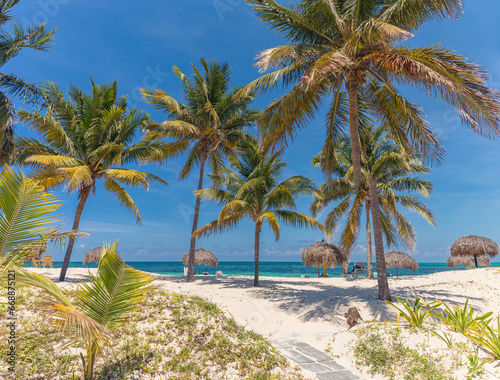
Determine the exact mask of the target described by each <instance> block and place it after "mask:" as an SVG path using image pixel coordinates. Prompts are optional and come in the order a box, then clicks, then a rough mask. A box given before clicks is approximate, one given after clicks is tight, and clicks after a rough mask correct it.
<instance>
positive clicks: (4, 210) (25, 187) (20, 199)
mask: <svg viewBox="0 0 500 380" xmlns="http://www.w3.org/2000/svg"><path fill="white" fill-rule="evenodd" d="M60 206H61V202H60V201H58V200H57V198H56V197H55V195H53V194H50V193H47V192H46V191H45V189H44V188H43V187H42V186H40V185H39V184H38V183H37V182H35V181H33V180H31V179H29V178H28V177H26V176H25V175H24V174H23V173H22V172H21V171H15V170H13V169H12V168H10V167H9V166H8V165H4V166H3V169H2V172H1V173H0V278H2V277H3V276H4V275H5V273H6V272H7V271H8V270H13V269H16V268H20V267H22V266H23V265H24V263H25V261H26V260H27V258H28V257H29V256H30V255H31V254H32V253H33V252H34V251H37V250H38V249H40V247H41V246H42V245H44V244H47V243H48V242H49V241H51V242H57V241H59V242H62V241H64V239H65V238H68V237H74V236H75V234H74V233H72V232H62V231H60V228H59V227H58V226H57V223H58V222H60V221H61V215H58V214H57V210H58V209H59V207H60Z"/></svg>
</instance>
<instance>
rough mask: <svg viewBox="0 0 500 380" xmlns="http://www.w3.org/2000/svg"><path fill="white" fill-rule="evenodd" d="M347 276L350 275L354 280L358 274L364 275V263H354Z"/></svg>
mask: <svg viewBox="0 0 500 380" xmlns="http://www.w3.org/2000/svg"><path fill="white" fill-rule="evenodd" d="M347 274H349V275H352V276H354V277H356V278H357V277H358V275H360V274H366V268H365V263H354V266H353V267H352V271H350V272H349V273H347Z"/></svg>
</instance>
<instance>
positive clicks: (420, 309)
mask: <svg viewBox="0 0 500 380" xmlns="http://www.w3.org/2000/svg"><path fill="white" fill-rule="evenodd" d="M396 299H397V300H398V302H399V304H394V303H392V302H390V301H385V302H387V303H388V304H389V305H391V306H392V307H394V308H396V309H397V310H399V313H398V317H400V318H403V319H405V320H406V321H407V322H408V323H409V324H410V325H411V326H413V327H422V326H423V324H424V322H425V320H426V319H427V318H429V317H430V316H432V315H434V314H432V310H434V309H435V308H437V307H439V306H440V305H441V304H442V302H441V301H435V302H431V303H428V304H426V303H424V300H423V299H422V298H420V297H417V298H416V299H415V302H414V303H411V302H410V301H408V300H405V301H404V302H403V301H401V300H400V299H399V298H398V297H396Z"/></svg>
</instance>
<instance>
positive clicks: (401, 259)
mask: <svg viewBox="0 0 500 380" xmlns="http://www.w3.org/2000/svg"><path fill="white" fill-rule="evenodd" d="M385 265H386V266H387V268H396V276H399V268H406V269H411V270H412V271H416V270H417V269H418V263H417V262H416V261H415V259H414V258H413V257H411V256H410V255H408V254H406V253H404V252H399V251H391V252H387V253H386V254H385Z"/></svg>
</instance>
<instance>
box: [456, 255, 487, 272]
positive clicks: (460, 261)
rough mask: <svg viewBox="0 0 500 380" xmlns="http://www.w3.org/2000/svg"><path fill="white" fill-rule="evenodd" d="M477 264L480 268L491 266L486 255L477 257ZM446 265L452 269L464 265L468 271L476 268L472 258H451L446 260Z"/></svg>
mask: <svg viewBox="0 0 500 380" xmlns="http://www.w3.org/2000/svg"><path fill="white" fill-rule="evenodd" d="M476 259H477V263H478V265H479V266H482V267H488V266H490V264H491V261H490V258H489V257H488V256H486V255H477V257H476ZM446 265H448V266H449V267H450V268H454V267H458V266H460V265H464V266H465V267H466V268H467V269H471V268H474V265H475V261H474V258H473V257H472V256H450V257H448V260H446Z"/></svg>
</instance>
